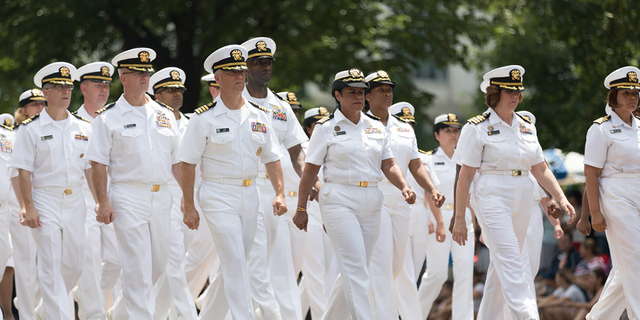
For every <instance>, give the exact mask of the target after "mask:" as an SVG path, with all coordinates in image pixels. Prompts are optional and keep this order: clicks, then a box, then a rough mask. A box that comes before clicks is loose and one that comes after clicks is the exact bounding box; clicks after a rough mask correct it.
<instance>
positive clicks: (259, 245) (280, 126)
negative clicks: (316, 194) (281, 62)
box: [242, 87, 307, 320]
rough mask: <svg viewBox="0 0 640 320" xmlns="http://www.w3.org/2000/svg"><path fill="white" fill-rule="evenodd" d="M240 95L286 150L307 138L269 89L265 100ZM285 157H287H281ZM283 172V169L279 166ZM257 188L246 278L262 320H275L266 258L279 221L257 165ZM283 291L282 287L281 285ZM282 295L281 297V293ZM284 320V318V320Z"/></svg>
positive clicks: (263, 173) (277, 314) (277, 312)
mask: <svg viewBox="0 0 640 320" xmlns="http://www.w3.org/2000/svg"><path fill="white" fill-rule="evenodd" d="M242 96H243V97H244V98H245V99H247V100H248V101H251V102H254V103H256V104H258V105H260V106H262V107H264V108H265V109H267V110H269V114H268V118H269V121H270V123H271V124H272V127H273V129H274V130H273V131H274V133H275V134H276V138H277V139H278V142H279V143H280V144H281V145H282V146H284V148H285V149H287V150H288V149H289V148H291V147H294V146H296V145H298V144H301V143H302V142H304V141H307V135H306V134H305V133H304V130H302V126H300V123H299V122H298V118H296V116H295V115H294V114H293V110H292V109H291V106H290V105H289V104H288V103H287V102H286V101H284V100H282V99H280V98H279V97H278V96H277V95H276V94H275V93H273V92H272V91H271V90H267V97H266V98H264V99H257V98H254V97H252V96H251V95H250V94H249V91H247V88H246V87H245V89H244V91H243V92H242ZM285 157H289V155H288V154H285ZM283 170H284V167H283ZM257 186H258V190H259V192H260V207H259V210H258V226H257V230H256V235H255V238H254V244H253V250H251V253H250V254H249V261H248V266H249V277H250V280H251V297H252V298H253V301H254V302H255V303H256V304H257V305H258V306H259V308H260V310H261V311H262V317H263V318H264V319H265V320H279V319H281V318H282V315H281V314H280V310H279V306H278V303H277V301H276V299H275V292H274V288H273V285H272V281H271V276H270V271H269V268H268V267H265V266H268V263H269V259H270V256H271V253H272V251H273V248H274V244H275V241H276V235H277V232H278V224H279V220H280V218H279V217H277V216H274V215H273V213H272V211H273V209H272V206H271V203H272V201H273V198H274V197H275V192H274V191H273V188H272V187H271V184H270V183H269V179H267V178H266V171H265V169H264V166H263V165H261V166H260V171H259V173H258V179H257ZM280 287H281V288H285V287H286V286H285V285H281V286H280ZM281 295H282V294H281ZM285 320H286V319H285Z"/></svg>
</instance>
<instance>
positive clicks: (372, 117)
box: [365, 113, 380, 121]
mask: <svg viewBox="0 0 640 320" xmlns="http://www.w3.org/2000/svg"><path fill="white" fill-rule="evenodd" d="M365 115H366V116H367V117H369V118H371V119H373V120H378V121H380V118H378V117H376V116H374V115H372V114H370V113H365Z"/></svg>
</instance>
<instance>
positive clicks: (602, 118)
mask: <svg viewBox="0 0 640 320" xmlns="http://www.w3.org/2000/svg"><path fill="white" fill-rule="evenodd" d="M609 119H611V116H610V115H606V116H604V117H601V118H598V119H596V120H594V121H593V123H597V124H602V123H603V122H605V121H609Z"/></svg>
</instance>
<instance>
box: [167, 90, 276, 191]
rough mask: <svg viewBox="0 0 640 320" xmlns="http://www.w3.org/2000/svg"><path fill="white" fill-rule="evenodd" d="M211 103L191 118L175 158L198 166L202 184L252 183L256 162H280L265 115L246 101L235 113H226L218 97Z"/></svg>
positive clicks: (274, 139) (274, 140)
mask: <svg viewBox="0 0 640 320" xmlns="http://www.w3.org/2000/svg"><path fill="white" fill-rule="evenodd" d="M214 103H215V106H210V109H209V110H206V111H204V112H202V113H200V114H194V115H193V116H192V117H191V119H190V120H189V126H188V127H187V131H186V132H185V135H184V138H183V139H184V143H183V144H182V146H181V148H180V152H179V154H178V159H179V160H180V161H183V162H186V163H190V164H201V167H200V168H201V172H202V179H203V180H215V179H220V178H231V179H255V178H256V176H257V175H258V167H260V166H261V165H260V162H262V163H270V162H274V161H277V160H279V159H280V158H282V153H281V152H280V145H279V144H278V141H277V138H276V135H275V130H273V127H272V126H271V123H270V122H269V113H267V112H265V111H263V110H261V109H258V108H257V107H255V106H254V105H252V104H250V103H249V102H248V101H247V100H246V99H244V105H243V106H242V108H240V109H239V110H229V108H227V106H226V105H225V104H224V102H223V101H222V99H221V98H220V96H218V97H217V98H216V100H215V101H214ZM234 111H239V113H237V112H234ZM238 115H239V118H238V117H237V116H238Z"/></svg>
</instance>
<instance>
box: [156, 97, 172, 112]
mask: <svg viewBox="0 0 640 320" xmlns="http://www.w3.org/2000/svg"><path fill="white" fill-rule="evenodd" d="M156 102H157V103H158V104H159V105H160V106H162V107H165V108H167V109H169V111H171V112H173V108H171V107H169V106H168V105H166V104H164V103H162V102H160V101H158V100H156Z"/></svg>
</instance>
